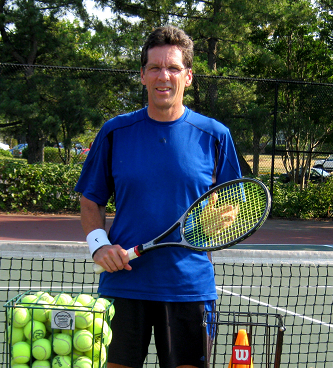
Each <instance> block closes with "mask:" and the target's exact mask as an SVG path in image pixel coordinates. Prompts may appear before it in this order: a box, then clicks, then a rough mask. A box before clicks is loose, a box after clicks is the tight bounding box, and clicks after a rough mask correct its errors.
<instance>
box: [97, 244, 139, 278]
mask: <svg viewBox="0 0 333 368" xmlns="http://www.w3.org/2000/svg"><path fill="white" fill-rule="evenodd" d="M93 260H94V262H95V263H97V264H99V265H100V266H102V267H103V268H104V269H105V271H107V272H117V271H120V270H127V271H130V270H131V269H132V267H131V266H130V265H129V263H128V262H129V257H128V254H127V251H126V250H125V249H124V248H122V247H121V246H120V245H119V244H113V245H103V246H102V247H101V248H99V249H97V250H96V252H95V254H94V257H93Z"/></svg>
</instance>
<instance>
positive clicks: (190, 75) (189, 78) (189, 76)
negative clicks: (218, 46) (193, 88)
mask: <svg viewBox="0 0 333 368" xmlns="http://www.w3.org/2000/svg"><path fill="white" fill-rule="evenodd" d="M192 80H193V72H192V69H189V70H188V73H187V76H186V82H185V87H189V86H190V85H191V84H192Z"/></svg>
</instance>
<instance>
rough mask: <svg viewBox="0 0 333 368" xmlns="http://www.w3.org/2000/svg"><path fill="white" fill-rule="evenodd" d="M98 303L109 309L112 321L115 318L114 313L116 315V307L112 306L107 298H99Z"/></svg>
mask: <svg viewBox="0 0 333 368" xmlns="http://www.w3.org/2000/svg"><path fill="white" fill-rule="evenodd" d="M97 303H100V304H102V305H104V307H105V310H107V309H108V311H109V317H110V319H112V318H113V316H114V313H115V308H114V305H113V304H111V302H110V300H107V299H105V298H98V299H97Z"/></svg>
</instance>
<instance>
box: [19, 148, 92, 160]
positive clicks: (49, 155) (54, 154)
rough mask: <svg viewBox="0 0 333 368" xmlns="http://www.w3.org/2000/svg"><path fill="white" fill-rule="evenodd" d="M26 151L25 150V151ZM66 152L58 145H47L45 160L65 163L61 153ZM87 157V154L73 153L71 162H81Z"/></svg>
mask: <svg viewBox="0 0 333 368" xmlns="http://www.w3.org/2000/svg"><path fill="white" fill-rule="evenodd" d="M23 152H24V151H23ZM63 154H64V150H63V149H62V150H60V154H59V150H58V148H56V147H45V148H44V162H49V163H54V164H63V162H64V160H63V157H61V156H60V155H63ZM86 158H87V156H86V155H83V154H76V153H71V158H70V163H71V164H80V163H83V162H84V161H85V159H86Z"/></svg>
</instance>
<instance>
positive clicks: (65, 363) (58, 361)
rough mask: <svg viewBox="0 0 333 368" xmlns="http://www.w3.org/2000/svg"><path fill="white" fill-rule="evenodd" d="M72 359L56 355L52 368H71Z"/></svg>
mask: <svg viewBox="0 0 333 368" xmlns="http://www.w3.org/2000/svg"><path fill="white" fill-rule="evenodd" d="M71 364H72V361H71V358H70V357H69V356H67V355H56V356H55V357H54V358H53V360H52V368H70V367H71Z"/></svg>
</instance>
